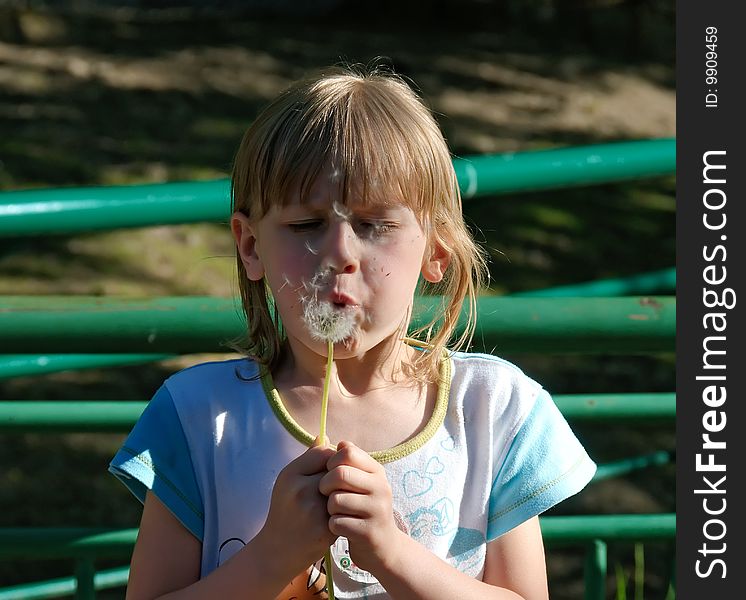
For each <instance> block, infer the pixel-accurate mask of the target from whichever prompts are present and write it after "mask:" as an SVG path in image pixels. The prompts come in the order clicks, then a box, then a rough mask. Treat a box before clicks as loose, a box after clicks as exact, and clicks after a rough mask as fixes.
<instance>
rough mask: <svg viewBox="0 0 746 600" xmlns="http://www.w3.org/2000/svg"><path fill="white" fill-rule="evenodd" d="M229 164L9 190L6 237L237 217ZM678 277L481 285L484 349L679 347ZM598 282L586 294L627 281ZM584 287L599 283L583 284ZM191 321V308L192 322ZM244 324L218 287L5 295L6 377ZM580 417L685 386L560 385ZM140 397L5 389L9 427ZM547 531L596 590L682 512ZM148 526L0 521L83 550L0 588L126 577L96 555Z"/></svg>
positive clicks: (219, 341)
mask: <svg viewBox="0 0 746 600" xmlns="http://www.w3.org/2000/svg"><path fill="white" fill-rule="evenodd" d="M454 167H455V170H456V173H457V177H458V180H459V185H460V187H461V191H462V194H463V196H464V198H471V197H476V196H485V195H497V194H507V193H512V192H523V191H529V190H540V189H551V188H557V187H577V186H586V185H595V184H599V183H610V182H615V181H622V180H627V179H633V178H642V177H655V176H659V175H668V174H671V173H673V172H674V170H675V140H674V139H662V140H646V141H639V142H622V143H616V144H604V145H598V146H587V147H578V148H562V149H557V150H546V151H538V152H526V153H520V154H502V155H491V156H477V157H467V158H460V159H456V160H454ZM229 192H230V190H229V182H228V180H217V181H204V182H186V183H168V184H155V185H140V186H121V187H110V188H68V189H54V190H32V191H19V192H3V193H0V237H9V236H23V235H37V234H67V233H75V232H81V231H92V230H100V229H111V228H122V227H140V226H150V225H161V224H176V223H193V222H204V221H216V222H225V221H226V220H227V219H228V216H229V212H230V200H229ZM673 289H675V270H673V269H668V270H665V271H660V272H656V273H645V274H640V275H636V276H632V277H626V278H621V279H615V280H606V281H601V282H598V281H597V282H588V283H583V284H577V285H572V286H562V287H557V288H551V289H546V290H538V291H531V292H524V293H520V294H515V295H514V296H512V297H507V298H497V297H483V298H480V300H479V329H478V331H477V333H476V336H475V342H476V344H477V345H476V347H475V348H474V349H475V350H485V351H489V352H498V353H505V352H530V353H537V352H538V353H577V352H583V353H603V354H620V353H624V354H629V353H644V354H650V353H656V352H673V351H674V339H675V306H676V304H675V299H674V298H673V297H671V296H654V297H648V296H644V294H649V293H660V291H661V290H663V291H664V292H669V291H672V290H673ZM630 294H631V295H633V296H631V297H626V298H620V297H606V298H589V297H587V296H620V295H630ZM581 296H586V297H581ZM439 302H440V301H439V299H438V298H418V299H417V302H416V310H415V318H414V324H415V325H419V324H421V323H424V322H426V321H427V320H428V319H429V317H430V315H432V314H434V313H433V311H435V310H436V309H437V307H438V305H439ZM185 323H188V324H189V330H188V331H187V330H186V327H185V326H184V325H185ZM244 331H245V322H244V319H243V315H242V312H241V310H240V306H239V305H238V304H237V303H236V302H235V301H233V300H226V299H215V298H156V299H148V300H123V299H109V298H100V297H96V298H89V297H74V298H70V297H0V348H6V349H12V351H13V352H14V353H15V354H13V355H5V356H0V378H3V377H17V376H21V375H37V374H40V373H49V372H55V371H59V370H63V369H68V368H95V367H101V366H116V365H126V364H136V363H142V362H150V361H154V360H163V359H166V358H170V357H173V356H175V355H178V354H183V353H191V352H225V351H226V349H227V348H228V342H230V341H231V340H235V339H238V338H239V337H240V336H241V335H242V334H243V332H244ZM555 400H556V401H557V404H558V406H559V407H560V410H561V411H562V412H563V414H565V416H566V417H567V418H568V419H571V420H574V421H597V422H610V421H613V422H616V423H618V422H631V421H634V422H639V421H640V420H644V422H646V423H650V422H660V421H670V420H671V419H673V417H674V416H675V395H674V394H580V395H559V396H556V397H555ZM145 406H146V403H145V402H141V401H129V402H127V401H125V402H111V401H103V400H102V401H64V402H49V401H24V402H1V403H0V433H6V434H8V433H10V434H15V433H21V432H24V433H25V432H50V433H51V432H56V433H60V432H71V431H95V432H123V431H128V430H129V429H130V428H131V426H132V424H133V423H134V422H135V420H136V419H137V418H138V416H139V415H140V414H141V412H142V410H143V409H144V407H145ZM672 459H673V456H672V453H671V452H667V451H658V452H653V453H650V454H646V455H644V456H637V457H631V458H625V459H622V460H619V461H615V462H611V463H606V464H601V465H599V468H598V471H597V474H596V477H595V480H599V479H604V478H608V477H614V476H619V475H621V474H624V473H628V472H630V471H632V470H635V469H639V468H646V467H650V466H656V465H663V464H667V463H670V462H671V461H672ZM540 522H541V527H542V533H543V535H544V538H545V540H546V543H547V545H548V546H565V545H582V546H584V547H585V548H586V565H585V583H586V585H585V598H586V600H597V599H600V598H603V597H604V596H605V585H606V575H607V573H606V568H607V542H612V541H664V542H668V543H670V542H672V541H673V538H674V535H675V515H673V514H660V515H603V516H599V515H584V516H573V517H548V516H545V517H541V519H540ZM136 533H137V532H136V530H134V529H130V530H108V529H103V530H102V529H99V530H94V529H70V528H68V529H48V528H45V529H29V528H23V529H0V557H2V558H10V557H24V558H29V557H30V558H61V557H65V558H69V557H72V558H74V559H75V560H76V569H75V575H74V576H72V577H65V578H59V579H55V580H50V581H45V582H36V583H31V584H23V585H16V586H12V587H6V588H4V589H0V600H10V599H17V598H24V599H27V600H28V599H30V598H53V597H61V596H65V595H72V594H75V595H76V596H77V597H78V598H93V597H94V595H95V591H96V590H103V589H108V588H111V587H121V586H123V585H125V584H126V578H127V574H128V568H127V567H119V568H116V569H108V570H104V571H100V572H96V570H95V561H96V560H98V559H103V558H109V559H121V560H128V559H129V556H130V553H131V550H132V547H133V544H134V541H135V539H136Z"/></svg>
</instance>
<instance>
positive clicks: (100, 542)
mask: <svg viewBox="0 0 746 600" xmlns="http://www.w3.org/2000/svg"><path fill="white" fill-rule="evenodd" d="M540 523H541V530H542V534H543V535H544V539H545V540H546V541H547V542H549V543H551V544H552V545H563V544H568V545H577V544H579V543H585V542H588V541H590V540H596V539H603V540H625V541H651V540H666V539H672V538H673V537H674V536H675V534H676V515H675V514H671V513H663V514H646V515H584V516H550V517H541V519H540ZM136 539H137V529H91V528H49V527H38V528H31V527H29V528H0V558H10V557H23V558H33V559H36V558H65V557H72V558H79V557H88V558H95V557H97V558H127V559H129V556H130V553H131V551H132V548H133V546H134V543H135V540H136Z"/></svg>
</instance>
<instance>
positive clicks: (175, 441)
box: [109, 386, 204, 541]
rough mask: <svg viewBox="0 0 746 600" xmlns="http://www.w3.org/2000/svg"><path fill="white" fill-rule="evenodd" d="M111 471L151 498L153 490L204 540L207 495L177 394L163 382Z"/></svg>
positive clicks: (139, 496) (142, 498)
mask: <svg viewBox="0 0 746 600" xmlns="http://www.w3.org/2000/svg"><path fill="white" fill-rule="evenodd" d="M109 472H110V473H112V474H113V475H114V476H115V477H117V478H118V479H119V480H120V481H121V482H122V483H123V484H124V485H125V486H126V487H127V489H129V490H130V492H132V494H134V496H135V497H136V498H137V499H138V500H140V502H143V503H144V502H145V495H146V493H147V491H148V490H150V491H151V492H152V493H153V494H155V495H156V496H157V497H158V499H159V500H160V501H161V502H163V504H164V505H165V506H166V507H167V508H168V509H169V510H170V511H171V512H172V513H173V515H174V516H175V517H176V518H177V519H178V520H179V521H180V522H181V523H182V524H183V525H184V526H185V527H186V528H187V529H188V530H189V531H190V532H191V533H192V534H193V535H194V536H195V537H196V538H197V539H199V540H200V541H201V540H202V538H203V536H204V512H203V508H202V507H203V504H202V497H201V494H200V492H199V487H198V486H197V480H196V477H195V474H194V467H193V465H192V460H191V454H190V452H189V446H188V443H187V440H186V436H185V435H184V430H183V428H182V426H181V421H180V420H179V417H178V414H177V413H176V407H175V406H174V404H173V399H172V398H171V394H170V393H169V392H168V390H167V388H166V387H165V386H163V387H161V388H160V389H159V390H158V391H157V392H156V394H155V396H153V399H152V400H151V401H150V402H149V403H148V406H147V407H146V409H145V411H144V412H143V414H142V416H141V417H140V419H139V420H138V421H137V423H136V424H135V427H134V429H133V430H132V432H131V433H130V434H129V436H128V437H127V439H126V440H125V442H124V444H123V445H122V447H121V448H120V449H119V451H118V452H117V454H116V455H115V456H114V458H113V459H112V461H111V463H110V465H109Z"/></svg>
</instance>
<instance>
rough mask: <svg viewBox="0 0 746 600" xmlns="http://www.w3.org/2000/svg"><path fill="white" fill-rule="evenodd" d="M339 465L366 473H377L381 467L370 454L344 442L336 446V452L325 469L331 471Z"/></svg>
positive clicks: (350, 443)
mask: <svg viewBox="0 0 746 600" xmlns="http://www.w3.org/2000/svg"><path fill="white" fill-rule="evenodd" d="M340 465H349V466H352V467H356V468H358V469H360V470H362V471H365V472H367V473H377V472H378V471H380V469H381V465H380V464H379V463H378V461H376V459H374V458H373V457H372V456H371V455H370V454H368V453H367V452H366V451H365V450H363V449H362V448H359V447H358V446H356V445H355V444H353V443H352V442H346V441H342V442H339V444H337V451H336V452H335V453H334V454H333V455H332V456H331V457H330V458H329V461H328V462H327V463H326V468H327V469H328V470H329V471H331V470H332V469H334V468H336V467H339V466H340Z"/></svg>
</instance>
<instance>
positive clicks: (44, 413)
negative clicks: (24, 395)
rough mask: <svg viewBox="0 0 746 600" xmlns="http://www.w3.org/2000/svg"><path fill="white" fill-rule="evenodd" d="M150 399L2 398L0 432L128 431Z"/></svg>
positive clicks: (0, 404)
mask: <svg viewBox="0 0 746 600" xmlns="http://www.w3.org/2000/svg"><path fill="white" fill-rule="evenodd" d="M147 404H148V403H147V402H132V401H126V400H125V401H97V400H83V401H46V400H45V401H38V402H35V401H28V400H25V401H11V400H6V401H4V402H0V432H4V433H8V432H12V433H28V432H31V431H33V432H35V433H71V432H99V433H125V432H127V431H129V430H130V429H132V426H133V425H134V424H135V422H136V421H137V419H138V418H139V417H140V415H141V414H142V411H144V410H145V407H146V406H147Z"/></svg>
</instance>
